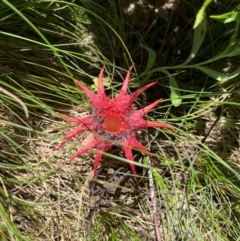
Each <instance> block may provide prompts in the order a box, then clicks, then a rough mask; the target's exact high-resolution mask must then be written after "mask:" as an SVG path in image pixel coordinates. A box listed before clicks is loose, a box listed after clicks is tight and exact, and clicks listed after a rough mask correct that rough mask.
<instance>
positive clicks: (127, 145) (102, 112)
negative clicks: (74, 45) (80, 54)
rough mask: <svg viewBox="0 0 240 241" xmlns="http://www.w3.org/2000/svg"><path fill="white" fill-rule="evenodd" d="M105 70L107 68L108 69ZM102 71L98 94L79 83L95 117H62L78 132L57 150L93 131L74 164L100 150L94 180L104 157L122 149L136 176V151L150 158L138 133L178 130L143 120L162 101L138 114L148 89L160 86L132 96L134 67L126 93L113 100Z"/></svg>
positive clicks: (125, 85) (123, 91) (124, 84)
mask: <svg viewBox="0 0 240 241" xmlns="http://www.w3.org/2000/svg"><path fill="white" fill-rule="evenodd" d="M104 67H105V66H104ZM104 67H103V68H102V69H101V72H100V74H99V78H98V92H97V93H93V92H91V91H90V90H89V89H88V88H87V87H86V86H85V85H83V84H82V83H80V82H79V81H77V80H75V82H76V84H77V85H78V86H79V87H80V88H81V89H82V90H83V91H84V92H85V93H86V95H87V96H88V98H89V99H90V100H91V102H92V114H91V115H90V116H86V117H81V118H77V117H68V116H65V115H61V117H62V118H63V119H65V120H67V121H70V122H73V123H76V124H78V125H79V126H78V128H76V129H74V130H72V131H71V132H70V133H69V134H68V135H67V136H66V137H65V138H64V139H63V141H62V142H61V144H60V145H59V146H58V147H57V148H55V150H58V149H60V148H61V147H62V146H63V145H64V144H65V143H66V142H67V141H69V140H70V139H72V138H73V137H75V136H77V135H79V134H80V133H82V132H83V131H89V132H91V134H90V135H89V136H88V137H87V138H86V139H87V141H86V142H87V143H86V145H85V146H83V147H81V148H80V149H79V150H78V151H77V152H76V153H75V154H74V155H73V156H72V157H71V159H70V162H72V161H73V160H74V159H75V158H76V157H77V156H79V155H81V154H83V153H85V152H87V151H88V150H90V149H93V148H94V149H96V150H97V152H96V157H95V160H94V176H96V173H97V168H98V165H99V162H100V160H101V157H102V153H103V152H105V151H107V150H108V149H109V148H110V147H111V146H112V145H120V146H121V147H122V149H123V151H124V153H125V156H126V158H127V159H128V160H129V164H130V167H131V170H132V173H133V174H136V169H135V166H134V164H133V154H132V148H136V149H139V150H140V151H142V152H144V153H147V154H150V153H149V152H148V151H147V149H146V148H145V147H144V146H143V145H142V144H141V143H139V142H138V140H137V139H136V132H137V131H138V130H140V129H143V128H146V127H160V128H168V129H171V130H174V128H173V127H172V126H170V125H167V124H164V123H159V122H155V121H147V120H144V119H143V116H144V115H146V114H147V113H148V112H149V111H150V110H151V109H153V108H154V107H155V106H156V105H158V104H159V103H160V102H161V100H162V99H159V100H157V101H155V102H153V103H152V104H150V105H148V106H146V107H144V108H142V109H140V110H134V109H133V107H132V104H133V102H134V100H135V99H136V98H137V97H138V96H139V95H140V94H141V93H142V92H143V91H145V90H146V89H148V88H149V87H151V86H153V85H155V84H156V82H152V83H150V84H147V85H146V86H144V87H143V88H141V89H138V90H136V91H135V92H134V93H133V94H131V95H128V93H127V88H128V83H129V81H130V74H131V70H132V68H133V65H132V66H131V67H130V69H129V71H128V73H127V76H126V78H125V80H124V83H123V86H122V89H121V91H120V93H119V94H118V96H117V97H116V98H113V99H109V98H108V97H107V96H106V94H105V91H104V86H103V79H102V78H103V72H104Z"/></svg>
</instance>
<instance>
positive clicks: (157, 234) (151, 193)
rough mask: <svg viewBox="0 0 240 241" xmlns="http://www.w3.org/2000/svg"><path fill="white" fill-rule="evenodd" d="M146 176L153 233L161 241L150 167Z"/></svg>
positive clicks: (148, 159)
mask: <svg viewBox="0 0 240 241" xmlns="http://www.w3.org/2000/svg"><path fill="white" fill-rule="evenodd" d="M147 161H148V164H149V165H151V161H150V158H149V157H147ZM148 177H149V190H150V198H151V203H152V218H153V223H154V228H155V235H156V240H157V241H161V240H162V237H161V233H160V229H159V227H160V226H159V219H158V217H157V204H156V196H155V187H154V182H153V174H152V169H151V168H150V169H149V170H148Z"/></svg>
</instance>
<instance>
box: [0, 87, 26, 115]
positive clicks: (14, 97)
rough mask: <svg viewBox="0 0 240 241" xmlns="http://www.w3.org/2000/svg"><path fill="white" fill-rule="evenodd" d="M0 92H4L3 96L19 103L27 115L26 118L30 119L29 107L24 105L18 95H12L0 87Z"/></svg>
mask: <svg viewBox="0 0 240 241" xmlns="http://www.w3.org/2000/svg"><path fill="white" fill-rule="evenodd" d="M0 92H2V93H3V94H5V95H7V96H9V97H11V98H13V99H14V100H15V101H16V102H18V103H19V104H20V105H21V106H22V108H23V111H24V113H25V116H26V119H28V118H29V114H28V109H27V106H26V105H25V104H24V103H23V101H21V100H20V99H19V98H18V97H17V96H16V95H14V94H12V93H10V92H9V91H7V90H5V89H3V88H2V87H0Z"/></svg>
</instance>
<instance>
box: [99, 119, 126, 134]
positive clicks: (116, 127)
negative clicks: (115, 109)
mask: <svg viewBox="0 0 240 241" xmlns="http://www.w3.org/2000/svg"><path fill="white" fill-rule="evenodd" d="M121 122H122V121H121V119H119V118H118V117H117V116H113V115H108V116H107V117H106V118H105V120H104V123H103V126H104V128H105V129H106V130H107V131H111V132H118V131H120V127H121Z"/></svg>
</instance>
